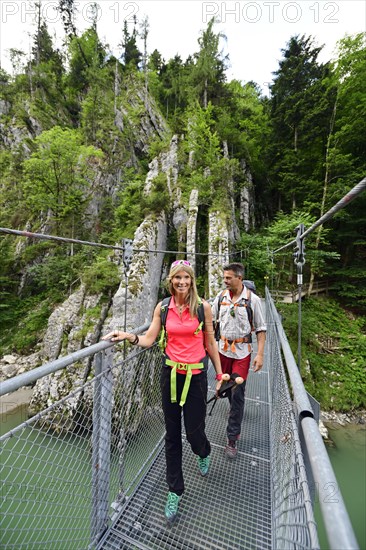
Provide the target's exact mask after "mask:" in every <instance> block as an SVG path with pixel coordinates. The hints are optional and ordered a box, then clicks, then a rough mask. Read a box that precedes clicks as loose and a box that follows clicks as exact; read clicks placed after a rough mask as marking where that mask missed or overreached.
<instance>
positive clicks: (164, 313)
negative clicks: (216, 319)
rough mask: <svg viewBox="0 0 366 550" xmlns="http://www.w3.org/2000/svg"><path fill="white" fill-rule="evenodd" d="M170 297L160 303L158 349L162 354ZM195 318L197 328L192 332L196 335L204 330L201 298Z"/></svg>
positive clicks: (165, 342)
mask: <svg viewBox="0 0 366 550" xmlns="http://www.w3.org/2000/svg"><path fill="white" fill-rule="evenodd" d="M171 299H172V297H171V296H168V297H167V298H164V300H162V302H161V309H160V317H161V332H160V336H159V347H160V349H161V350H162V351H163V352H164V350H165V348H166V345H167V340H168V338H167V333H166V329H165V326H166V318H167V317H168V311H169V304H170V300H171ZM197 317H198V323H199V324H198V327H197V328H196V330H195V331H194V334H198V333H199V331H200V330H204V328H205V310H204V308H203V302H202V300H201V298H198V308H197Z"/></svg>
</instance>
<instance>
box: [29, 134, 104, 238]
mask: <svg viewBox="0 0 366 550" xmlns="http://www.w3.org/2000/svg"><path fill="white" fill-rule="evenodd" d="M34 142H35V146H36V149H35V151H34V152H33V153H32V155H31V156H30V158H29V159H27V160H26V161H25V162H24V172H25V179H24V182H23V193H24V204H25V205H26V206H27V207H28V209H29V213H30V215H31V216H32V217H33V218H35V219H36V218H38V217H40V216H42V214H43V215H44V214H47V215H48V216H50V215H51V216H52V219H53V220H54V224H55V231H56V233H57V234H60V233H63V234H64V235H65V236H66V235H70V234H71V235H72V236H73V237H74V236H75V235H76V234H78V229H77V227H76V224H75V219H76V217H77V219H78V220H79V222H80V221H82V219H83V213H84V212H85V210H86V207H87V205H88V202H89V201H90V198H91V195H90V181H93V179H94V177H95V168H94V163H96V162H98V160H97V159H98V158H101V157H102V154H101V152H100V151H98V150H97V149H96V148H95V147H93V146H89V147H87V146H85V145H82V142H81V138H80V134H79V133H78V132H77V131H76V130H69V129H63V128H60V127H58V126H55V127H54V128H52V129H51V130H48V131H45V132H43V133H42V134H41V135H40V136H39V137H37V138H36V139H35V140H34ZM79 222H78V223H79Z"/></svg>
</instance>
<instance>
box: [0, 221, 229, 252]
mask: <svg viewBox="0 0 366 550" xmlns="http://www.w3.org/2000/svg"><path fill="white" fill-rule="evenodd" d="M0 233H6V234H9V235H18V236H20V237H28V238H31V239H43V240H48V241H57V242H61V243H72V244H82V245H86V246H95V247H99V248H108V249H112V250H121V251H125V250H126V247H125V246H118V245H112V244H104V243H96V242H93V241H81V240H79V239H70V238H68V237H58V236H57V235H47V234H45V233H32V232H30V231H20V230H17V229H8V228H6V227H0ZM132 251H133V252H149V253H150V252H153V253H156V254H184V255H187V254H192V255H194V256H216V257H220V256H224V254H216V253H214V252H211V253H209V252H184V251H182V250H154V249H147V248H132ZM228 255H229V256H231V255H232V254H228Z"/></svg>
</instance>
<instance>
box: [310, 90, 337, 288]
mask: <svg viewBox="0 0 366 550" xmlns="http://www.w3.org/2000/svg"><path fill="white" fill-rule="evenodd" d="M337 99H338V97H336V100H335V102H334V107H333V111H332V116H331V118H330V125H329V134H328V139H327V146H326V150H325V174H324V185H323V196H322V203H321V206H320V217H322V216H323V215H324V212H325V203H326V199H327V194H328V185H329V171H330V166H329V150H330V144H331V140H332V137H333V130H334V123H335V118H336V113H337ZM322 230H323V226H322V225H319V227H318V230H317V232H316V239H315V250H318V248H319V243H320V237H321V234H322ZM314 278H315V273H314V270H313V269H310V280H309V288H308V292H307V295H308V296H310V294H311V291H312V290H313V285H314Z"/></svg>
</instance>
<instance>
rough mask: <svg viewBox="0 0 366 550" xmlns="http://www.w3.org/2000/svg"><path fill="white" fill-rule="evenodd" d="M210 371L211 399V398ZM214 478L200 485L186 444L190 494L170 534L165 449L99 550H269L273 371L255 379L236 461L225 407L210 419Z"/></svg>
mask: <svg viewBox="0 0 366 550" xmlns="http://www.w3.org/2000/svg"><path fill="white" fill-rule="evenodd" d="M214 388H215V381H214V373H213V369H212V367H211V368H210V372H209V395H208V397H209V398H210V397H211V396H213V395H214ZM211 406H212V403H210V404H209V405H208V414H207V420H206V428H207V435H208V438H209V440H210V442H211V446H212V451H211V458H212V462H211V467H210V471H209V475H208V476H207V477H205V478H202V476H201V475H200V473H199V471H198V468H197V464H196V457H195V456H194V455H193V453H192V451H191V449H190V445H189V443H188V442H187V441H186V439H185V438H184V441H183V471H184V478H185V484H186V490H185V493H184V495H183V497H182V500H181V502H180V506H179V515H178V517H177V519H176V521H175V523H174V524H173V525H172V526H170V527H169V526H168V525H167V523H166V521H165V518H164V513H163V509H164V504H165V500H166V495H167V485H166V481H165V455H164V449H163V446H162V448H161V449H160V451H159V452H158V453H157V456H156V459H155V460H154V462H153V464H152V465H151V467H150V469H149V470H148V471H147V472H146V474H145V477H144V480H143V482H142V483H140V484H139V486H138V487H137V488H136V489H135V491H134V493H133V494H132V495H131V496H130V497H129V498H128V500H126V502H125V503H124V504H123V505H122V508H121V509H120V511H119V513H118V515H117V517H116V518H115V519H114V522H113V524H112V525H111V527H110V529H109V530H108V532H107V533H106V534H105V536H104V537H103V539H102V540H101V542H100V544H99V546H98V549H99V550H102V549H103V550H112V549H121V550H135V549H139V550H155V549H156V550H164V549H170V550H173V549H174V550H218V549H223V550H243V549H250V550H255V549H258V550H259V549H261V550H266V549H270V548H271V494H270V491H271V489H270V487H271V484H270V443H269V400H268V371H267V369H266V367H264V369H263V370H262V371H261V372H259V373H253V371H250V374H249V377H248V381H247V387H246V401H245V412H244V418H243V428H242V434H241V438H240V441H239V442H238V456H237V458H236V459H235V460H230V459H228V458H227V457H226V456H225V454H224V448H225V445H226V436H225V433H226V423H227V418H228V412H229V401H228V399H221V400H220V401H218V402H217V403H216V405H215V407H214V409H213V411H212V414H211V415H210V411H211Z"/></svg>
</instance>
